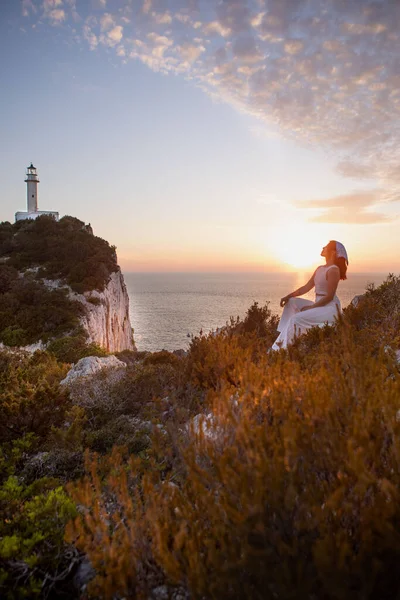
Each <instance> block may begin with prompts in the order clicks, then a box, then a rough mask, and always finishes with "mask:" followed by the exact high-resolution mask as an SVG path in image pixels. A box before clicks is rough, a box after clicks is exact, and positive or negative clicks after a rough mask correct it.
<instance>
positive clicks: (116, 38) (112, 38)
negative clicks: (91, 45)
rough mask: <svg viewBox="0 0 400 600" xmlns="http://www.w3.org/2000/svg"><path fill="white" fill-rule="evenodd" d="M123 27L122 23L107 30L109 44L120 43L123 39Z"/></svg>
mask: <svg viewBox="0 0 400 600" xmlns="http://www.w3.org/2000/svg"><path fill="white" fill-rule="evenodd" d="M122 31H123V28H122V27H121V25H116V26H115V27H113V28H112V29H111V31H108V32H107V38H108V40H109V44H110V45H112V46H114V45H115V44H118V43H119V42H120V41H121V40H122V36H123V33H122Z"/></svg>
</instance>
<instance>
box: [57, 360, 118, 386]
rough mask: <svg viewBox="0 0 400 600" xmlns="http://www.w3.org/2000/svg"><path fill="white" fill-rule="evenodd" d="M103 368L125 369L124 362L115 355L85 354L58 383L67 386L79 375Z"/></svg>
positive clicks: (92, 373) (96, 371)
mask: <svg viewBox="0 0 400 600" xmlns="http://www.w3.org/2000/svg"><path fill="white" fill-rule="evenodd" d="M103 369H126V364H125V363H124V362H122V360H118V358H117V357H116V356H103V357H99V356H86V357H85V358H81V359H80V360H78V362H77V363H76V364H75V365H74V366H73V367H72V369H71V370H70V371H68V373H67V376H66V377H65V379H63V380H62V381H61V382H60V385H66V386H69V385H71V384H72V383H73V382H75V381H76V380H77V379H80V378H81V377H88V376H90V375H94V374H95V373H98V372H99V371H102V370H103Z"/></svg>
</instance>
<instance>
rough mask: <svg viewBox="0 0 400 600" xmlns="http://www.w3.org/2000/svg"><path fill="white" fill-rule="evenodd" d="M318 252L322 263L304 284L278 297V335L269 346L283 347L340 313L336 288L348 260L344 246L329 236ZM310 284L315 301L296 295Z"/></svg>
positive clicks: (300, 293)
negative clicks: (279, 305)
mask: <svg viewBox="0 0 400 600" xmlns="http://www.w3.org/2000/svg"><path fill="white" fill-rule="evenodd" d="M321 256H324V257H325V263H326V264H325V265H321V266H320V267H318V268H317V269H316V270H315V272H314V274H313V276H312V277H311V279H310V280H309V281H308V282H307V283H306V284H305V285H303V286H302V287H300V288H299V289H298V290H295V291H294V292H292V293H291V294H288V295H287V296H284V297H283V298H281V302H280V304H281V306H283V307H284V309H283V313H282V316H281V320H280V321H279V325H278V331H279V332H280V333H279V337H278V338H277V339H276V341H275V343H274V345H273V346H272V349H273V350H279V349H280V348H287V346H288V344H290V343H291V342H293V340H294V339H295V338H296V337H297V336H298V335H301V334H302V333H304V332H305V331H307V329H310V328H311V327H316V326H318V327H323V326H324V325H325V323H328V324H330V325H331V324H332V323H334V321H335V317H336V316H337V315H338V314H339V313H341V311H342V308H341V306H340V300H339V298H338V297H337V296H336V289H337V286H338V283H339V281H340V279H346V271H347V265H348V264H349V261H348V258H347V252H346V248H345V247H344V246H343V244H341V243H340V242H335V241H333V240H331V241H330V242H329V244H327V245H326V246H324V247H323V248H322V252H321ZM314 286H315V302H311V300H306V299H305V298H297V297H296V296H302V295H303V294H306V293H307V292H309V291H310V290H311V289H312V288H313V287H314Z"/></svg>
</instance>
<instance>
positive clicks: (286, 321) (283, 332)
mask: <svg viewBox="0 0 400 600" xmlns="http://www.w3.org/2000/svg"><path fill="white" fill-rule="evenodd" d="M311 304H313V302H312V301H311V300H306V299H305V298H290V300H289V301H288V302H287V303H286V304H285V307H284V309H283V312H282V316H281V319H280V321H279V324H278V331H279V332H280V334H279V336H278V338H277V339H276V340H275V343H274V345H273V346H272V349H273V350H279V349H280V348H286V347H287V344H288V343H290V341H291V338H292V334H291V331H292V328H293V327H292V320H293V318H294V317H295V316H296V315H298V314H303V313H300V310H301V309H302V308H303V306H309V305H311ZM306 312H309V311H306ZM288 334H289V340H288Z"/></svg>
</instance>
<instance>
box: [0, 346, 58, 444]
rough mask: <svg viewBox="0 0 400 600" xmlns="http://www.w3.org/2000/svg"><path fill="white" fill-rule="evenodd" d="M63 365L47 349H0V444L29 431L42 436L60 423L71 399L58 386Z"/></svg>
mask: <svg viewBox="0 0 400 600" xmlns="http://www.w3.org/2000/svg"><path fill="white" fill-rule="evenodd" d="M65 374H66V368H65V367H64V366H60V365H59V364H58V363H57V361H56V359H55V358H54V357H52V356H50V355H49V354H47V353H46V352H36V353H35V354H34V355H33V356H24V355H20V354H16V355H14V354H9V353H7V352H0V443H3V442H7V441H12V440H14V439H16V438H18V437H22V436H24V435H26V434H28V433H31V434H35V435H37V436H39V437H41V438H44V437H45V436H46V435H47V433H48V432H49V431H50V429H51V427H52V426H57V425H59V424H60V423H62V421H63V419H64V415H65V411H66V409H67V408H68V407H69V404H70V401H69V398H68V393H67V392H66V390H61V389H60V388H59V385H58V384H59V381H60V380H61V379H62V378H63V377H64V376H65Z"/></svg>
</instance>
